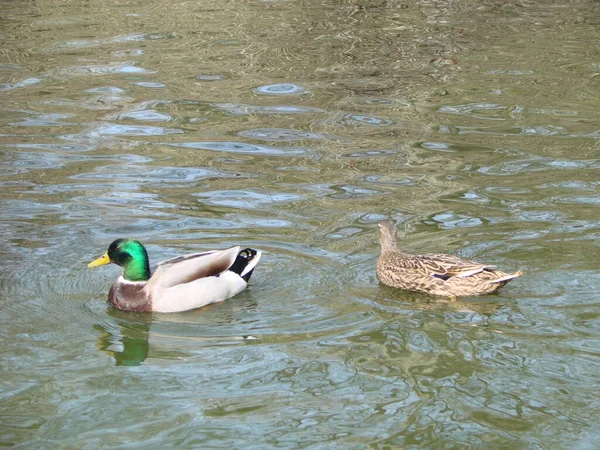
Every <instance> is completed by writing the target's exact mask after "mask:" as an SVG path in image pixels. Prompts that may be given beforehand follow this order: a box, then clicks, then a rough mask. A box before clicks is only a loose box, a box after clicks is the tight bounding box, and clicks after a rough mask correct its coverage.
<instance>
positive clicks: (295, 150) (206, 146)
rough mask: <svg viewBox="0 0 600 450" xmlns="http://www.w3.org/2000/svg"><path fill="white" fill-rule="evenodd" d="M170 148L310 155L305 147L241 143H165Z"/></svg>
mask: <svg viewBox="0 0 600 450" xmlns="http://www.w3.org/2000/svg"><path fill="white" fill-rule="evenodd" d="M163 145H168V146H171V147H182V148H193V149H200V150H211V151H216V152H228V153H241V154H254V155H268V156H302V155H306V154H308V153H311V150H310V149H309V148H306V147H266V146H264V145H254V144H246V143H243V142H180V143H173V142H165V143H164V144H163Z"/></svg>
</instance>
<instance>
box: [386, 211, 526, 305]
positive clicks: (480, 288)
mask: <svg viewBox="0 0 600 450" xmlns="http://www.w3.org/2000/svg"><path fill="white" fill-rule="evenodd" d="M379 242H380V244H381V255H380V256H379V259H378V260H377V278H379V281H381V282H382V283H383V284H385V285H387V286H391V287H395V288H400V289H406V290H409V291H417V292H423V293H426V294H431V295H441V296H445V297H466V296H476V295H484V294H491V293H492V292H496V291H497V290H498V289H500V288H501V287H502V286H504V285H505V284H506V283H508V282H509V281H510V280H512V279H513V278H516V277H518V276H520V275H521V274H522V272H521V271H518V272H515V273H512V274H507V273H504V272H500V271H499V270H495V269H494V268H493V267H494V266H490V265H488V264H480V263H477V262H473V261H467V260H464V259H460V258H458V257H456V256H452V255H444V254H439V255H438V254H424V255H410V254H408V253H404V252H402V251H401V250H399V249H398V245H397V243H396V228H395V227H394V223H393V222H392V221H391V220H384V221H383V222H380V223H379Z"/></svg>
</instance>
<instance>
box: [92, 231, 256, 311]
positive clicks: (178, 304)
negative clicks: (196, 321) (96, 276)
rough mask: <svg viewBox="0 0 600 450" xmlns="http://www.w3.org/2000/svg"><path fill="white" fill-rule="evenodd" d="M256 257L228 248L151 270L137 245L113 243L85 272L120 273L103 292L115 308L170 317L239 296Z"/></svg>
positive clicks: (247, 251) (252, 252)
mask: <svg viewBox="0 0 600 450" xmlns="http://www.w3.org/2000/svg"><path fill="white" fill-rule="evenodd" d="M260 254H261V253H260V252H259V251H257V250H253V249H251V248H246V249H243V250H240V247H232V248H229V249H227V250H213V251H207V252H202V253H194V254H190V255H185V256H179V257H176V258H172V259H168V260H166V261H162V262H159V263H158V264H157V265H156V266H155V267H153V268H152V270H151V269H150V264H149V261H148V253H147V252H146V248H145V247H144V246H143V245H142V244H141V243H140V242H139V241H136V240H133V239H117V240H116V241H114V242H113V243H112V244H110V246H109V247H108V251H107V252H106V253H105V254H104V255H102V256H101V257H100V258H98V259H96V260H94V261H92V262H91V263H89V264H88V267H98V266H102V265H104V264H109V263H113V264H117V265H119V266H121V267H122V268H123V273H122V275H121V276H120V277H119V278H118V279H117V281H115V282H114V283H113V285H112V286H111V288H110V291H109V293H108V301H109V303H110V304H111V305H112V306H114V307H115V308H117V309H122V310H124V311H139V312H164V313H169V312H181V311H187V310H190V309H195V308H200V307H202V306H206V305H210V304H211V303H216V302H220V301H223V300H226V299H228V298H230V297H233V296H234V295H236V294H239V293H240V292H242V291H243V290H244V289H245V288H246V286H247V285H248V280H249V279H250V276H251V275H252V271H253V270H254V267H255V266H256V264H257V263H258V261H259V259H260Z"/></svg>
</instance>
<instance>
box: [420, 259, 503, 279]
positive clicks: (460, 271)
mask: <svg viewBox="0 0 600 450" xmlns="http://www.w3.org/2000/svg"><path fill="white" fill-rule="evenodd" d="M414 259H415V260H416V264H418V265H419V266H420V269H421V270H423V271H425V272H427V274H428V275H431V276H434V277H436V278H442V279H448V278H452V277H457V278H466V277H470V276H472V275H475V274H478V273H481V272H483V271H484V270H491V269H493V268H494V267H495V266H492V265H489V264H481V263H478V262H475V261H468V260H466V259H461V258H458V257H457V256H453V255H445V254H434V253H429V254H425V255H418V256H415V258H414Z"/></svg>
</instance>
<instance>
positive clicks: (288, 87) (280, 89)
mask: <svg viewBox="0 0 600 450" xmlns="http://www.w3.org/2000/svg"><path fill="white" fill-rule="evenodd" d="M254 92H256V93H257V94H264V95H300V94H306V93H307V92H308V91H307V90H306V89H304V88H303V87H301V86H298V85H295V84H289V83H284V84H267V85H265V86H260V87H257V88H256V89H254Z"/></svg>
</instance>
